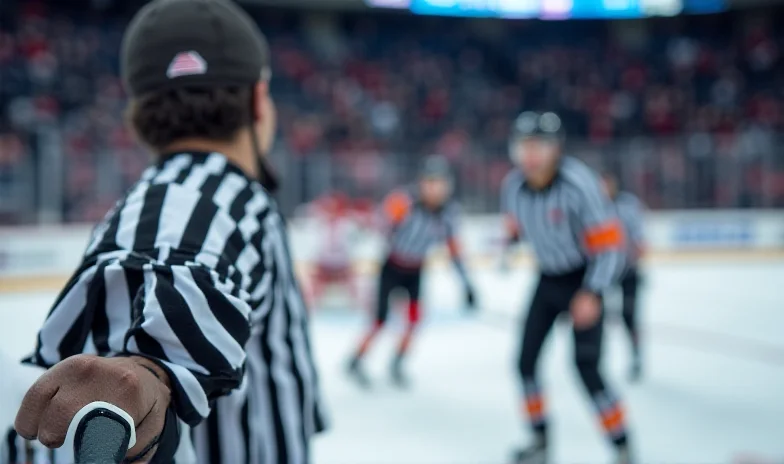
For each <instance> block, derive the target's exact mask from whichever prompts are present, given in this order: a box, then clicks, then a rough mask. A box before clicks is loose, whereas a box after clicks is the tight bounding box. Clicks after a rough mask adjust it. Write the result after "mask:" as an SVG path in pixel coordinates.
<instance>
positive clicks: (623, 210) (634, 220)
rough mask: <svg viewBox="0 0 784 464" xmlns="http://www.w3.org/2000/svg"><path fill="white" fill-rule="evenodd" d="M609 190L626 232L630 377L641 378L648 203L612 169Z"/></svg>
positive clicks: (625, 298)
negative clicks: (626, 188)
mask: <svg viewBox="0 0 784 464" xmlns="http://www.w3.org/2000/svg"><path fill="white" fill-rule="evenodd" d="M602 181H603V183H604V189H605V192H607V195H608V196H609V197H610V199H611V200H612V203H613V205H614V207H615V211H616V213H617V214H618V217H619V218H620V220H621V224H623V228H624V232H625V233H626V239H627V246H626V256H627V259H626V270H625V271H624V272H623V277H621V281H620V287H621V293H622V295H623V303H622V312H621V313H622V314H623V323H624V325H625V326H626V331H627V333H628V334H629V340H630V342H631V347H632V365H631V369H630V370H629V378H630V379H631V380H632V381H638V380H640V377H641V376H642V355H641V353H640V327H639V318H638V314H637V313H638V309H637V307H638V305H637V295H638V290H639V287H640V271H639V266H640V260H641V258H642V256H643V253H644V252H645V240H644V234H643V215H644V211H645V205H644V204H643V202H642V201H641V200H640V199H639V198H637V196H636V195H634V194H633V193H631V192H625V191H621V190H619V188H618V179H617V178H616V177H615V176H614V175H613V174H612V173H609V172H605V173H604V174H602Z"/></svg>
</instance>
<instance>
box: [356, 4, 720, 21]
mask: <svg viewBox="0 0 784 464" xmlns="http://www.w3.org/2000/svg"><path fill="white" fill-rule="evenodd" d="M365 2H366V3H367V4H368V5H369V6H371V7H380V8H395V9H407V10H409V11H411V12H412V13H415V14H422V15H438V16H468V17H478V18H511V19H513V18H540V19H602V18H604V19H613V18H618V19H620V18H645V17H650V16H675V15H678V14H700V13H716V12H720V11H724V10H725V9H726V3H725V0H365Z"/></svg>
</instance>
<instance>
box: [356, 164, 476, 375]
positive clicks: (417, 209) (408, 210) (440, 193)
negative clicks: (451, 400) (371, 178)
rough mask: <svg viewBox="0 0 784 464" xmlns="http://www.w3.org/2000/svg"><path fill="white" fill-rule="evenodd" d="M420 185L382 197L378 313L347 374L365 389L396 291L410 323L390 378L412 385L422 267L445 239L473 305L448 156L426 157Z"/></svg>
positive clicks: (472, 293)
mask: <svg viewBox="0 0 784 464" xmlns="http://www.w3.org/2000/svg"><path fill="white" fill-rule="evenodd" d="M418 184H419V185H417V186H416V187H413V188H408V189H400V190H395V191H393V192H392V193H390V194H389V195H388V196H387V198H386V199H385V200H384V204H383V211H382V214H383V220H384V222H385V225H386V226H387V228H388V237H387V240H388V243H389V251H388V254H387V258H386V261H385V263H384V265H383V266H382V268H381V274H380V276H379V283H378V303H377V306H376V314H375V318H374V320H373V323H372V325H371V327H370V330H369V331H368V332H367V333H366V334H365V336H364V337H363V339H362V341H361V342H360V344H359V347H358V348H357V350H356V352H355V354H354V356H353V358H352V359H351V362H350V364H349V373H350V374H351V376H352V377H353V378H354V379H355V380H357V382H358V383H359V384H360V385H362V386H364V387H367V386H368V385H369V384H370V381H369V379H368V377H367V375H366V374H365V372H364V369H363V366H362V360H363V358H364V357H365V355H366V354H367V351H368V349H369V348H370V344H371V343H372V342H373V340H374V339H375V337H376V336H377V335H378V333H379V332H380V331H381V328H382V327H383V326H384V324H385V323H386V320H387V316H388V315H389V298H390V296H391V295H392V292H393V291H394V290H397V289H401V290H404V291H405V292H406V293H408V313H407V316H408V317H407V319H408V321H407V322H408V323H407V325H406V329H405V332H404V334H403V337H402V338H401V340H400V344H399V345H398V349H397V354H396V356H395V358H394V361H393V363H392V380H393V381H394V382H395V384H396V385H398V386H402V387H405V386H407V384H408V380H407V378H406V376H405V375H404V373H403V369H402V364H403V360H404V358H405V357H406V355H407V353H408V350H409V347H410V344H411V340H412V338H413V335H414V332H415V330H416V328H417V327H418V325H419V321H420V319H421V309H420V305H419V289H420V282H421V278H422V268H423V266H424V261H425V259H426V258H427V255H428V253H429V252H430V250H431V249H432V248H433V246H435V245H437V244H439V243H446V245H447V247H448V249H449V253H450V256H451V257H452V262H453V263H454V265H455V269H456V270H457V272H458V275H459V276H460V280H461V281H462V283H463V287H464V289H465V298H466V302H467V305H468V308H469V309H475V304H474V290H473V286H472V285H471V283H470V281H469V278H468V273H467V272H466V269H465V266H464V265H463V262H462V260H461V257H460V252H459V249H458V243H457V238H456V236H457V208H458V205H457V204H456V203H455V202H453V201H452V200H451V198H450V197H451V195H452V175H451V172H450V169H449V164H448V162H447V161H446V159H444V158H442V157H440V156H431V157H428V158H426V159H425V161H424V163H423V165H422V167H421V169H420V173H419V183H418Z"/></svg>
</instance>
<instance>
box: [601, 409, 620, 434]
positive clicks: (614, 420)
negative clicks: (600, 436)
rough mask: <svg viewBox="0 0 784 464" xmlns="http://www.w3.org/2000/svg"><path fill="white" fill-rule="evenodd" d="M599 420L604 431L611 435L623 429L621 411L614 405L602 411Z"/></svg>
mask: <svg viewBox="0 0 784 464" xmlns="http://www.w3.org/2000/svg"><path fill="white" fill-rule="evenodd" d="M601 418H602V426H603V427H604V429H605V430H606V431H608V432H610V433H613V432H617V431H620V430H622V429H623V410H622V409H621V406H620V405H618V404H616V405H615V406H613V407H612V408H610V409H608V410H607V411H604V412H603V413H602V415H601Z"/></svg>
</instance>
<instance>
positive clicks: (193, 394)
mask: <svg viewBox="0 0 784 464" xmlns="http://www.w3.org/2000/svg"><path fill="white" fill-rule="evenodd" d="M122 75H123V76H122V77H123V79H124V81H125V84H126V88H127V90H128V92H129V94H130V96H131V102H130V107H129V113H128V120H129V122H130V126H131V128H132V129H133V131H134V132H135V134H136V135H137V136H138V138H139V140H140V142H142V143H143V144H144V145H145V146H147V147H148V148H149V149H150V150H151V151H152V152H153V153H154V155H153V158H154V165H153V166H151V167H150V168H149V169H147V170H146V171H145V172H144V174H143V175H142V177H141V179H140V180H139V182H138V183H137V184H136V185H135V186H134V187H133V188H132V189H131V190H130V191H129V193H128V194H127V196H126V197H125V198H124V199H122V200H121V201H120V202H118V204H117V205H116V207H115V208H114V209H113V210H112V211H110V212H109V213H108V214H107V216H106V218H105V219H104V220H103V221H102V222H101V223H100V224H99V225H98V226H97V227H96V228H95V230H94V233H93V236H92V239H91V241H90V244H89V246H88V248H87V250H86V252H85V254H84V259H83V261H82V263H81V265H80V266H79V268H78V269H77V270H76V272H75V274H74V275H73V277H72V278H71V279H70V281H69V282H68V284H67V285H66V287H65V289H64V290H63V291H62V293H61V294H60V295H59V297H58V298H57V300H56V302H55V304H54V306H53V308H52V309H51V312H50V313H49V316H48V318H47V319H46V322H44V325H43V327H42V328H41V330H40V332H39V334H38V343H37V347H36V350H35V352H34V354H33V355H32V356H31V357H30V358H29V359H28V360H27V362H29V363H32V364H35V365H38V366H41V367H44V368H46V369H48V371H47V372H46V373H45V374H43V376H42V377H40V379H39V380H38V381H37V382H36V383H35V385H33V387H32V388H31V389H30V390H29V391H28V393H27V395H26V396H25V398H24V401H23V403H22V406H21V408H20V410H19V413H18V415H17V417H16V422H15V428H16V431H17V432H18V434H19V435H20V436H21V437H23V438H26V439H36V438H37V439H38V440H39V441H40V442H41V443H42V444H43V445H45V446H46V447H48V448H56V447H59V446H60V445H62V444H63V440H64V438H65V434H66V431H67V428H68V424H69V422H70V420H71V418H72V417H73V416H74V414H75V413H76V412H77V411H78V410H79V409H81V408H82V407H83V406H84V405H86V404H88V403H90V402H93V401H98V400H100V401H106V402H109V403H113V404H116V405H118V406H119V407H121V408H123V409H125V410H126V411H127V412H128V413H129V414H130V415H131V416H132V417H133V419H134V421H135V424H136V427H137V430H136V434H137V445H136V446H134V447H133V448H132V449H130V450H129V452H128V462H152V463H167V464H168V463H172V462H173V455H174V452H175V449H176V448H177V447H178V445H179V442H180V438H181V436H183V435H185V434H186V431H185V429H183V428H182V427H181V424H180V421H181V422H184V423H185V424H187V425H189V426H191V427H194V426H197V425H198V424H200V423H203V422H204V423H205V424H204V426H203V428H200V429H197V430H196V431H195V434H194V435H195V436H194V438H195V441H196V448H197V450H198V451H199V459H200V462H204V463H210V464H220V463H225V464H242V463H252V464H257V463H259V464H260V463H264V464H277V463H291V464H302V463H306V462H309V461H310V457H309V447H308V442H309V440H310V438H311V436H312V435H313V434H315V433H317V432H319V431H321V430H323V428H324V425H323V422H322V416H321V413H320V408H321V400H320V396H319V390H318V385H317V379H316V369H315V367H314V363H313V359H312V354H311V349H310V343H309V341H308V321H307V313H306V311H305V308H304V306H303V303H302V298H301V296H300V290H299V287H298V284H297V282H296V280H295V278H294V274H293V271H292V263H291V259H290V256H289V249H288V243H287V242H288V240H287V238H286V230H285V227H284V222H283V219H282V218H281V215H280V213H279V211H278V207H277V205H276V203H275V201H274V200H273V199H272V198H271V196H270V193H269V191H268V190H267V188H265V186H271V185H273V184H274V179H273V178H272V177H271V176H269V174H270V171H269V169H267V167H266V165H265V164H264V161H263V159H262V158H261V157H262V156H263V154H264V153H266V152H267V151H268V150H269V148H270V145H271V143H272V134H273V132H274V120H275V113H274V110H273V105H272V102H271V99H270V96H269V94H268V82H267V81H268V78H269V76H270V71H269V52H268V48H267V45H266V41H265V39H264V38H263V36H262V35H261V33H260V32H259V30H258V29H257V27H256V26H255V25H254V24H253V22H252V21H251V19H250V18H249V17H248V16H247V15H246V14H245V13H244V12H243V11H242V10H240V9H239V7H237V6H236V5H235V4H234V3H233V2H230V1H224V0H154V1H153V2H151V3H149V4H148V5H147V6H145V7H144V8H143V9H142V10H141V11H140V12H139V13H138V14H137V15H136V17H135V18H134V19H133V21H132V23H131V24H130V26H129V28H128V30H127V31H126V35H125V39H124V43H123V50H122ZM261 181H263V182H261Z"/></svg>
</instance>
